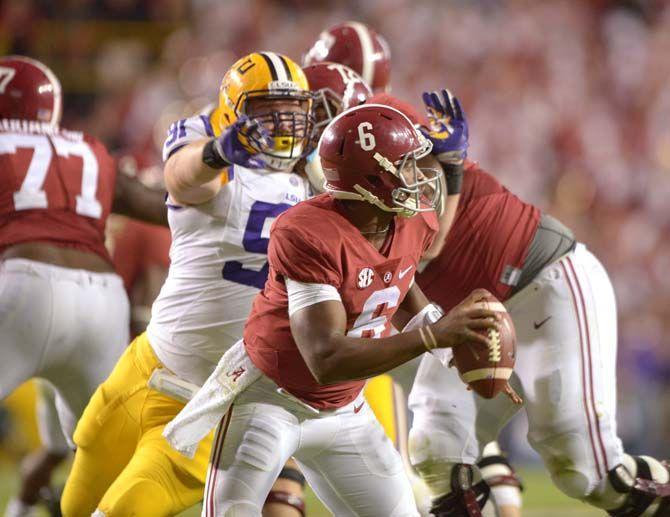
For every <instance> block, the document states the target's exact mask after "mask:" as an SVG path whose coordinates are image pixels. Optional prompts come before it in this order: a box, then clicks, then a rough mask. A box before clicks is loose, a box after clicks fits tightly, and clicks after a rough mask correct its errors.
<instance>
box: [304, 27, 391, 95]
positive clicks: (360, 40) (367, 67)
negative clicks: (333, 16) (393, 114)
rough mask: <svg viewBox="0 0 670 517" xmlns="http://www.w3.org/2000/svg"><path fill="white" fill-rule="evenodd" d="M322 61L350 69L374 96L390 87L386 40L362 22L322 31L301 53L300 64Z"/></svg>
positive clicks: (389, 65)
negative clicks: (302, 54)
mask: <svg viewBox="0 0 670 517" xmlns="http://www.w3.org/2000/svg"><path fill="white" fill-rule="evenodd" d="M322 62H330V63H340V64H341V65H345V66H347V67H349V68H351V69H352V70H354V71H355V72H356V73H357V74H359V75H360V76H361V77H362V78H363V80H364V81H365V82H366V83H367V84H369V85H370V87H371V88H372V90H373V91H374V92H375V93H379V92H382V91H388V90H389V88H390V84H389V83H390V81H391V50H390V49H389V46H388V43H387V42H386V40H385V39H384V38H383V37H382V36H381V35H380V34H378V33H377V32H375V31H374V30H373V29H372V28H371V27H369V26H367V25H366V24H364V23H360V22H346V23H340V24H337V25H334V26H332V27H330V28H329V29H327V30H325V31H323V32H322V33H321V34H320V35H319V38H318V39H317V40H316V41H315V42H314V45H312V47H311V48H310V49H309V50H308V51H307V53H306V54H305V57H304V59H303V65H305V66H309V65H313V64H315V63H322Z"/></svg>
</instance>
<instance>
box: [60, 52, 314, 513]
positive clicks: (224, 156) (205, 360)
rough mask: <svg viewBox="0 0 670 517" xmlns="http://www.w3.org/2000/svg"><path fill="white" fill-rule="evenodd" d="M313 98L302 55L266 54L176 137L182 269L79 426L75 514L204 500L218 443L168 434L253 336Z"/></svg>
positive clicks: (69, 508) (250, 60)
mask: <svg viewBox="0 0 670 517" xmlns="http://www.w3.org/2000/svg"><path fill="white" fill-rule="evenodd" d="M310 106H311V96H310V94H309V92H308V86H307V82H306V80H305V77H304V74H303V73H302V70H301V69H300V68H299V67H298V66H297V65H296V64H295V63H294V62H293V61H291V60H290V59H288V58H287V57H285V56H282V55H279V54H275V53H272V52H263V53H254V54H250V55H248V56H246V57H244V58H242V59H240V60H239V61H238V62H236V63H235V64H234V65H233V66H232V68H231V69H230V70H229V71H228V72H227V73H226V75H225V77H224V78H223V81H222V84H221V89H220V95H219V104H218V107H217V108H216V109H215V110H214V111H213V112H212V113H211V114H210V115H200V116H195V117H192V118H189V119H184V120H180V121H178V122H175V123H174V124H173V125H172V126H171V128H170V132H169V135H168V138H167V140H166V142H165V146H164V159H165V161H166V163H165V181H166V186H167V189H168V192H169V199H168V201H167V205H168V209H169V221H170V228H171V230H172V241H173V242H172V247H171V250H170V258H171V265H170V271H169V274H168V278H167V281H166V283H165V285H164V286H163V288H162V290H161V293H160V295H159V296H158V299H157V300H156V302H155V303H154V305H153V308H152V317H151V322H150V323H149V327H148V330H147V332H146V333H145V334H142V335H140V336H139V337H138V338H137V339H136V340H135V341H134V342H133V343H132V344H131V346H130V347H129V348H128V350H127V351H126V353H125V354H124V356H123V357H122V358H121V360H120V361H119V362H118V364H117V366H116V368H115V370H114V371H113V372H112V374H111V375H110V377H109V378H108V379H107V380H106V381H105V383H104V384H103V385H102V386H101V388H100V389H99V390H98V391H97V392H96V394H95V395H94V396H93V398H92V399H91V402H90V403H89V405H88V407H87V409H86V411H85V413H84V416H83V418H82V420H81V421H80V423H79V425H78V427H77V431H76V433H75V442H76V443H77V445H78V451H77V455H76V457H75V462H74V465H73V469H72V473H71V475H70V478H69V479H68V482H67V485H66V489H65V493H64V495H63V513H64V514H65V515H66V516H71V515H84V514H90V513H91V512H93V511H94V510H96V508H97V511H98V515H107V516H116V515H118V516H126V515H133V514H134V515H151V516H159V515H172V514H174V513H178V512H179V511H181V510H182V509H184V508H187V507H189V506H191V505H193V504H194V503H196V502H197V501H199V500H200V499H201V497H202V493H203V486H204V480H205V472H206V465H207V459H208V457H209V449H210V445H211V443H204V444H203V445H202V446H201V447H200V448H199V450H198V453H197V454H196V456H195V458H194V459H193V460H187V459H186V458H184V457H182V456H180V455H179V454H178V453H177V452H175V451H174V450H172V449H171V448H170V447H169V446H168V444H167V442H166V441H165V440H164V439H163V438H162V436H161V432H162V430H163V427H164V425H165V424H166V423H167V422H168V421H169V420H171V419H172V418H173V417H174V416H175V415H176V414H177V413H178V412H179V410H180V409H181V408H182V407H183V401H184V399H185V398H188V394H189V393H190V392H191V390H193V389H194V388H195V387H196V386H197V385H200V384H201V383H202V382H203V381H204V380H205V379H206V378H207V377H208V375H209V374H210V373H211V371H212V370H213V369H214V366H215V365H216V363H217V361H218V360H219V358H220V357H221V355H222V354H223V352H225V350H226V349H227V348H228V347H229V346H230V345H231V344H232V343H234V342H235V341H237V340H238V339H239V337H240V336H241V335H242V328H243V326H244V322H245V321H246V319H247V316H248V314H249V310H250V308H251V301H252V299H253V297H254V295H255V294H256V293H257V292H258V290H259V289H260V288H261V287H262V286H263V284H264V282H265V278H266V277H267V271H268V265H267V259H266V256H265V255H266V252H267V245H268V229H269V227H270V224H271V223H272V221H273V220H274V218H275V217H277V215H279V214H280V213H281V212H283V211H284V210H286V209H287V208H288V207H290V206H292V205H294V204H296V203H298V202H299V201H302V200H303V199H305V198H306V197H307V195H308V192H309V186H308V183H307V182H306V181H305V180H304V179H303V178H302V177H300V176H298V175H296V174H293V173H292V172H291V169H292V167H293V166H294V165H295V163H296V161H297V160H298V158H299V157H300V156H301V154H302V153H303V151H305V146H306V143H307V141H308V138H309V131H310V115H309V110H310ZM224 169H225V170H224ZM147 383H149V384H150V386H151V388H149V387H147ZM179 399H181V400H179ZM275 477H276V476H275ZM273 481H274V479H273Z"/></svg>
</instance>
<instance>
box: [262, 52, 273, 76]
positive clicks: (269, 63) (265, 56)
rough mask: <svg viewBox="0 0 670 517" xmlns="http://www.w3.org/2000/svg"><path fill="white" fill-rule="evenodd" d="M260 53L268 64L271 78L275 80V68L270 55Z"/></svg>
mask: <svg viewBox="0 0 670 517" xmlns="http://www.w3.org/2000/svg"><path fill="white" fill-rule="evenodd" d="M260 54H261V56H263V59H265V63H266V64H267V65H268V68H269V69H270V75H271V76H272V80H273V81H276V80H277V69H276V68H275V65H274V64H273V63H272V59H270V56H268V55H267V54H266V53H265V52H261V53H260Z"/></svg>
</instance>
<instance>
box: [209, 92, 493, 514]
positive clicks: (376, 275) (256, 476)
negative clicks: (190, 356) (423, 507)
mask: <svg viewBox="0 0 670 517" xmlns="http://www.w3.org/2000/svg"><path fill="white" fill-rule="evenodd" d="M430 148H431V144H430V142H429V141H428V140H427V139H425V138H424V137H423V136H422V135H421V134H420V133H419V132H418V131H417V130H416V129H415V128H414V126H413V125H412V123H411V122H410V121H409V119H407V117H405V116H404V115H403V114H402V113H400V112H399V111H397V110H395V109H393V108H390V107H387V106H381V105H368V104H366V105H363V106H358V107H355V108H352V109H350V110H347V111H345V112H344V113H342V114H341V115H339V116H338V117H337V118H335V120H333V121H332V122H331V124H330V125H329V126H328V127H327V128H326V129H325V131H324V133H323V135H322V137H321V140H320V144H319V155H320V159H321V163H322V166H323V170H324V173H325V176H326V184H325V189H326V191H327V193H326V194H322V195H320V196H317V197H315V198H312V199H310V200H308V201H305V202H302V203H300V204H298V205H297V206H295V207H293V208H292V209H290V210H288V211H287V212H286V213H284V214H282V215H281V216H279V217H278V218H277V220H276V221H275V224H274V225H273V227H272V230H271V238H270V244H269V251H268V260H269V276H268V280H267V283H266V285H265V288H264V290H263V291H262V292H261V293H259V294H258V295H257V296H256V298H255V299H254V304H253V308H252V312H251V314H250V316H249V320H248V323H247V326H246V327H245V331H244V339H243V344H244V347H245V349H246V352H247V354H248V355H249V357H250V358H251V361H252V363H253V365H254V366H255V367H256V368H258V369H260V370H261V371H262V372H263V374H264V375H263V376H262V377H261V379H260V380H258V381H257V382H255V383H254V384H252V385H251V386H250V387H249V388H248V389H247V390H246V391H244V392H243V393H241V394H240V395H238V397H237V399H236V400H235V403H234V406H233V407H232V408H231V409H230V411H228V413H227V415H226V416H225V418H224V419H223V422H222V423H221V425H220V426H219V429H218V432H217V437H216V443H217V446H216V447H215V448H214V452H213V455H212V458H211V467H210V468H211V470H210V474H209V475H208V479H207V488H206V492H205V501H204V509H203V515H207V516H213V515H233V514H234V515H260V513H261V505H262V503H263V501H264V500H265V496H266V494H267V493H268V491H269V490H270V487H271V485H272V482H273V480H274V478H275V477H276V475H277V474H278V472H279V471H280V469H281V468H282V465H283V464H284V462H285V461H286V459H287V458H289V457H291V456H294V457H295V459H296V460H297V462H298V463H299V465H300V467H301V470H302V472H303V473H304V474H305V476H306V478H307V479H308V481H309V484H310V486H311V487H312V488H313V489H314V490H315V492H316V493H317V495H318V496H319V497H320V498H321V499H322V500H323V501H324V503H325V504H326V505H327V506H328V508H329V509H330V511H331V512H333V514H334V515H362V516H378V515H395V516H409V515H416V507H415V504H414V500H413V495H412V490H411V487H410V484H409V481H408V479H407V477H406V476H405V474H404V469H403V466H402V462H401V460H400V457H399V455H398V453H397V452H396V450H395V449H394V448H393V445H392V444H391V442H390V441H389V439H388V438H387V437H386V436H385V434H384V432H383V430H382V428H381V426H380V425H379V423H378V422H377V420H376V419H375V417H374V415H373V414H372V412H371V410H370V409H369V407H368V406H367V404H366V402H365V399H364V398H363V396H362V394H361V390H362V388H363V386H364V384H365V379H366V378H369V377H372V376H375V375H378V374H380V373H383V372H385V371H387V370H389V369H391V368H393V367H395V366H398V365H399V364H402V363H404V362H405V361H408V360H410V359H412V358H414V357H416V356H418V355H420V354H422V353H423V352H425V351H426V349H433V348H435V347H438V346H441V347H449V346H453V345H454V344H455V343H457V342H459V341H462V340H464V339H467V340H469V339H472V340H475V341H478V342H481V343H485V344H488V340H487V339H488V338H486V337H485V336H484V335H482V334H478V333H477V332H476V331H477V330H478V329H489V328H497V325H498V321H497V316H496V314H495V313H494V312H492V311H488V310H484V309H481V308H478V307H477V306H476V303H475V302H476V301H477V300H478V299H479V297H481V296H482V295H483V294H484V293H485V291H479V292H475V293H472V295H470V296H469V297H468V298H467V299H466V300H465V301H464V302H463V303H462V304H460V305H459V306H457V307H456V308H454V309H453V310H452V311H451V312H450V313H449V314H448V315H447V316H445V317H443V318H441V313H440V312H437V311H435V310H434V307H433V306H432V305H430V304H429V303H428V301H427V300H426V298H425V297H424V296H423V293H422V292H421V290H420V289H419V288H418V286H417V285H416V283H415V282H414V280H413V279H414V275H415V273H416V270H417V266H418V265H419V261H420V259H421V255H422V253H423V252H424V250H426V249H427V248H428V247H429V246H430V244H431V243H432V240H433V238H434V236H435V233H436V232H437V219H436V217H435V213H434V209H435V207H436V205H437V204H438V203H439V200H440V196H441V192H440V190H441V189H440V185H441V183H440V177H439V176H440V173H439V171H435V170H431V171H427V170H425V169H421V168H419V167H418V165H417V160H419V159H420V158H422V157H423V156H425V155H426V154H428V153H429V152H430ZM398 311H401V312H403V313H405V314H406V315H407V316H409V322H408V323H407V324H406V325H405V326H404V332H402V333H400V334H397V335H395V336H391V337H389V334H390V330H391V322H392V320H393V318H394V316H395V315H396V313H397V312H398ZM440 318H441V319H440ZM426 325H427V326H426ZM240 344H241V343H239V344H238V346H239V345H240Z"/></svg>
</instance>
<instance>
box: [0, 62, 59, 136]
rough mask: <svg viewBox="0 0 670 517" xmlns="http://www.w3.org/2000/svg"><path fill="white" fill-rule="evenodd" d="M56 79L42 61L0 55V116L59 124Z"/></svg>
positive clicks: (57, 83) (57, 82) (57, 84)
mask: <svg viewBox="0 0 670 517" xmlns="http://www.w3.org/2000/svg"><path fill="white" fill-rule="evenodd" d="M61 113H62V94H61V87H60V82H59V81H58V79H57V78H56V76H55V75H54V73H53V72H52V71H51V70H50V69H49V68H48V67H47V66H46V65H44V64H42V63H40V62H39V61H36V60H35V59H31V58H29V57H24V56H5V57H1V58H0V118H3V119H21V120H37V121H40V122H46V123H48V124H51V125H53V126H57V125H58V124H60V117H61Z"/></svg>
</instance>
